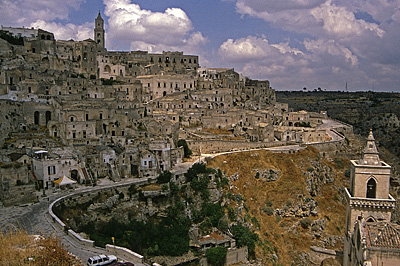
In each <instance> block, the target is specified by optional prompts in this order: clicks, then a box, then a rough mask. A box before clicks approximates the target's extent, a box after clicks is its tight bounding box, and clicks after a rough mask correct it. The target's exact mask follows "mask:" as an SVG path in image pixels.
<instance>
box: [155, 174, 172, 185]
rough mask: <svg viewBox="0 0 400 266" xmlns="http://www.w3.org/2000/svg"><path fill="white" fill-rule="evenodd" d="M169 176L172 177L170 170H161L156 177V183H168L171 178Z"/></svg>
mask: <svg viewBox="0 0 400 266" xmlns="http://www.w3.org/2000/svg"><path fill="white" fill-rule="evenodd" d="M171 178H172V173H171V172H170V171H165V172H162V173H161V174H159V175H158V177H157V183H158V184H165V183H168V182H169V181H170V180H171Z"/></svg>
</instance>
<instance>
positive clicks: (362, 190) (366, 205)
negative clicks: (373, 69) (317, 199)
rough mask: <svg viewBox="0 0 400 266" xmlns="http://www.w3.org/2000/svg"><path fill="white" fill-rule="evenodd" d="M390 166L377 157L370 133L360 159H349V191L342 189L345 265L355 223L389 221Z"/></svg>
mask: <svg viewBox="0 0 400 266" xmlns="http://www.w3.org/2000/svg"><path fill="white" fill-rule="evenodd" d="M390 175H391V166H390V165H388V164H387V163H385V162H383V161H382V160H380V158H379V152H378V150H377V148H376V144H375V138H374V135H373V134H372V130H371V131H370V132H369V135H368V138H367V143H366V146H365V148H364V151H363V153H362V157H361V159H359V160H351V169H350V190H349V189H345V192H346V199H347V207H346V228H345V243H344V254H343V255H344V265H345V266H347V265H350V263H349V255H350V245H351V243H350V242H351V236H352V234H353V230H354V223H355V221H357V220H358V218H359V217H360V216H362V217H363V218H364V219H365V220H366V221H367V222H378V221H379V222H387V223H388V222H390V219H391V216H392V211H393V209H394V207H395V205H396V200H395V199H394V198H393V197H392V196H391V195H390V194H389V186H390Z"/></svg>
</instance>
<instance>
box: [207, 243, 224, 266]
mask: <svg viewBox="0 0 400 266" xmlns="http://www.w3.org/2000/svg"><path fill="white" fill-rule="evenodd" d="M226 252H227V251H226V248H225V247H215V248H209V249H207V250H206V258H207V263H209V264H210V265H213V266H224V265H225V262H226Z"/></svg>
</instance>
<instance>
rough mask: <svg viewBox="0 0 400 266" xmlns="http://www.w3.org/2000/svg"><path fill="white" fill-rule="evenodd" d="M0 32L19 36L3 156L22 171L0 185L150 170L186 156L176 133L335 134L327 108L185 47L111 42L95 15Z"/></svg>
mask: <svg viewBox="0 0 400 266" xmlns="http://www.w3.org/2000/svg"><path fill="white" fill-rule="evenodd" d="M1 33H2V36H7V37H8V39H11V40H13V41H14V42H17V40H19V41H21V42H20V43H19V44H13V42H9V41H7V40H6V39H7V38H5V39H4V38H3V39H0V44H1V49H0V51H1V58H2V59H1V75H0V95H1V96H0V98H1V99H0V101H1V105H0V106H1V112H2V114H4V115H3V116H2V117H1V118H0V119H1V120H2V121H1V136H0V141H1V145H2V147H3V149H2V152H1V153H2V154H1V156H2V162H3V164H4V163H6V164H7V163H9V164H12V163H14V164H15V165H18V166H21V167H17V168H15V167H11V169H12V170H15V169H19V168H22V169H23V170H21V173H19V172H18V170H15V171H12V170H10V169H9V168H7V167H6V169H7V170H6V171H2V173H1V175H2V180H3V186H4V182H6V181H8V185H7V186H10V187H11V186H14V185H16V184H17V183H18V184H27V183H29V182H30V181H34V182H35V183H36V188H37V189H42V188H45V189H49V188H53V187H54V183H53V181H54V180H56V179H58V178H59V177H61V176H63V175H66V176H69V177H71V178H72V179H73V180H75V181H77V182H78V183H79V184H86V185H93V184H95V183H96V180H97V179H98V178H103V177H109V178H111V179H112V180H115V181H118V180H121V178H131V177H149V176H156V175H158V174H159V173H161V172H163V171H170V170H171V169H172V168H173V167H174V165H176V164H177V163H180V162H182V161H183V158H184V152H183V148H182V147H180V146H178V141H179V140H180V139H184V140H186V142H187V143H189V146H190V148H191V149H192V151H193V152H194V153H199V152H203V153H211V152H224V151H229V150H240V149H251V148H259V147H268V146H279V145H285V144H288V143H296V144H304V143H313V142H325V141H330V140H332V137H331V136H330V135H329V134H328V133H327V129H326V128H321V127H319V126H320V125H321V124H322V120H323V119H327V115H326V113H308V112H306V111H300V112H290V111H289V107H288V105H287V104H279V103H277V102H276V99H275V91H274V90H273V89H272V88H271V86H270V84H269V81H267V80H263V81H259V80H251V79H249V78H246V77H243V76H242V75H240V74H239V73H236V72H235V71H234V69H227V68H204V67H201V66H200V65H199V58H198V56H194V55H184V54H183V53H182V52H163V53H162V54H151V53H148V52H146V51H130V52H116V51H107V50H106V48H105V41H106V40H105V31H104V21H103V19H102V17H101V15H100V13H99V15H98V17H97V18H96V19H95V29H94V40H91V39H87V40H84V41H74V40H68V41H64V40H55V39H54V35H53V33H51V32H46V31H44V30H41V29H28V28H7V27H2V29H1ZM343 128H346V130H351V128H349V127H348V126H345V125H343ZM202 144H203V145H202ZM20 164H21V165H20ZM3 168H4V167H3ZM26 168H27V169H28V173H29V174H26V172H27V171H26Z"/></svg>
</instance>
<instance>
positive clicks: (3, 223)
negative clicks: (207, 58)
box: [0, 120, 340, 265]
mask: <svg viewBox="0 0 400 266" xmlns="http://www.w3.org/2000/svg"><path fill="white" fill-rule="evenodd" d="M337 124H339V123H337V122H336V121H333V120H324V121H323V124H322V125H321V128H326V129H329V128H333V127H335V126H337ZM328 134H332V136H331V137H332V139H333V140H336V139H337V138H339V137H340V136H337V135H336V134H335V133H334V132H332V131H330V130H328ZM301 148H303V147H300V146H298V145H293V146H283V147H271V148H267V150H273V151H287V150H298V149H301ZM233 152H243V151H232V152H224V153H216V154H202V156H201V158H199V159H197V160H196V161H193V162H186V163H182V164H178V165H176V166H174V169H173V171H174V172H182V173H183V172H186V171H187V169H188V168H190V167H191V165H192V164H193V163H195V162H198V161H199V160H200V161H203V160H204V158H206V157H215V156H218V155H221V154H228V153H233ZM143 180H144V179H127V180H124V181H122V182H117V183H113V182H111V181H108V180H102V181H100V182H101V183H100V185H98V186H96V187H95V188H89V189H88V188H85V187H78V188H77V189H76V190H75V191H67V192H59V193H52V192H51V191H48V192H46V193H48V195H46V197H43V196H42V195H41V193H38V196H39V202H38V203H34V204H27V205H23V206H14V207H8V208H2V209H0V228H2V229H3V230H4V229H7V228H12V227H18V228H23V229H25V230H26V231H27V232H28V233H29V234H39V235H45V236H50V235H52V234H54V235H56V236H57V237H59V238H60V239H61V240H62V243H63V245H64V247H65V248H66V249H67V250H68V251H69V252H71V253H73V254H75V255H76V256H78V257H79V258H81V259H82V261H84V262H86V260H87V258H89V257H91V256H93V255H96V254H104V253H106V252H105V250H104V249H101V248H88V247H85V246H82V245H79V244H78V243H77V242H76V241H75V240H73V239H71V237H70V236H69V235H67V234H66V233H65V232H63V231H62V230H57V228H56V227H55V226H54V224H53V222H52V219H50V216H49V213H48V207H49V205H50V203H51V202H53V201H54V200H56V199H57V198H60V197H62V196H64V195H66V194H71V193H74V192H81V191H85V190H88V191H89V190H97V189H102V188H104V187H108V186H119V185H126V184H132V183H137V182H142V181H143ZM135 265H140V264H136V263H135Z"/></svg>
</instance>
